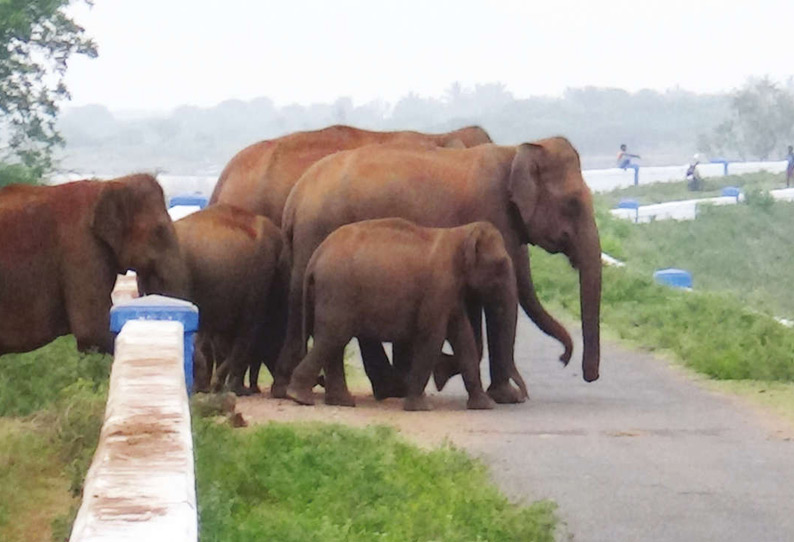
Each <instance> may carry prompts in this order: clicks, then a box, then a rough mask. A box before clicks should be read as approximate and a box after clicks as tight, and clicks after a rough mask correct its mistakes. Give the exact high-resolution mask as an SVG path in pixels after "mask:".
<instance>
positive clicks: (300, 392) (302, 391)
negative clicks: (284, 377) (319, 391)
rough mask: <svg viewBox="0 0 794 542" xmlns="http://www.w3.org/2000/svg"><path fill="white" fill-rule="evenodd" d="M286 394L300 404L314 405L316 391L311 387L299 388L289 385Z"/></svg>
mask: <svg viewBox="0 0 794 542" xmlns="http://www.w3.org/2000/svg"><path fill="white" fill-rule="evenodd" d="M286 396H287V397H288V398H289V399H292V400H293V401H295V402H296V403H298V404H299V405H313V404H314V392H313V391H312V390H311V388H308V389H307V388H298V387H294V386H289V387H287V390H286Z"/></svg>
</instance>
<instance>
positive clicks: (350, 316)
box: [287, 218, 526, 410]
mask: <svg viewBox="0 0 794 542" xmlns="http://www.w3.org/2000/svg"><path fill="white" fill-rule="evenodd" d="M303 293H304V298H303V307H304V311H303V318H304V322H303V330H304V331H303V339H304V340H303V341H302V344H306V339H308V337H307V335H308V333H309V332H311V333H312V334H313V336H314V345H313V347H312V349H311V351H310V352H309V353H308V355H307V356H306V357H305V358H304V359H303V361H302V362H301V363H300V364H299V365H298V366H297V367H296V369H295V371H294V372H293V373H292V378H291V381H290V385H289V387H288V388H287V395H288V396H289V397H290V398H292V399H294V400H295V401H297V402H299V403H303V404H313V403H314V399H313V393H312V387H313V386H314V384H315V383H316V381H317V376H318V374H319V372H320V369H325V376H326V378H325V384H326V391H325V402H326V403H328V404H336V405H345V406H354V405H355V402H354V400H353V397H352V395H351V394H350V392H349V391H348V389H347V385H346V383H345V378H344V361H343V355H344V349H345V345H346V344H347V343H348V342H349V341H350V339H352V338H353V337H367V338H370V339H375V340H378V341H388V342H392V343H394V344H395V345H399V346H398V348H399V349H400V350H402V351H403V352H404V353H408V356H407V357H408V358H410V363H409V364H408V366H406V367H400V366H399V365H398V367H397V369H398V370H400V369H402V370H404V371H406V372H407V375H406V378H405V381H406V382H407V390H406V391H407V392H406V397H405V402H404V407H405V410H429V408H430V405H429V403H428V402H427V399H426V397H425V395H424V389H425V387H426V386H427V381H428V379H429V378H430V373H431V371H432V369H433V367H434V365H435V364H436V362H437V360H438V359H439V355H438V354H439V352H440V351H441V347H442V345H443V343H444V340H445V339H447V338H448V339H449V342H450V344H451V346H452V348H453V349H454V350H455V354H456V357H457V359H458V360H459V363H460V368H461V372H462V374H463V380H464V383H465V385H466V390H467V391H468V394H469V400H468V402H467V407H468V408H470V409H490V408H493V406H494V402H493V400H492V399H491V398H490V397H488V395H486V394H485V391H484V390H483V389H482V382H481V381H480V368H479V356H478V355H477V347H476V344H475V340H474V332H473V331H472V327H471V324H470V322H469V317H468V314H467V311H466V299H467V298H469V297H470V296H472V295H474V296H476V297H477V298H478V299H480V300H482V302H483V303H484V304H485V305H486V306H487V307H488V308H489V309H490V313H491V314H493V315H495V317H498V319H499V322H498V325H499V327H500V328H502V329H503V330H504V333H503V334H502V338H503V339H504V340H505V341H506V342H505V344H503V345H500V346H501V347H502V348H503V350H504V352H506V353H508V357H509V358H510V364H509V365H510V368H509V370H510V376H511V377H512V378H513V379H514V380H515V381H516V382H518V383H519V385H520V386H521V388H522V390H523V393H524V394H525V395H526V386H524V382H523V379H522V378H521V376H520V374H519V373H518V370H517V369H516V366H515V363H513V359H512V354H513V341H514V339H515V330H516V314H517V308H518V298H517V294H516V278H515V273H514V272H513V264H512V262H511V260H510V256H509V255H508V254H507V251H506V250H505V246H504V242H503V240H502V236H501V234H500V233H499V231H498V230H497V229H496V228H495V227H494V226H493V225H491V224H490V223H488V222H475V223H473V224H468V225H465V226H460V227H457V228H423V227H420V226H417V225H415V224H413V223H411V222H408V221H407V220H403V219H400V218H387V219H381V220H366V221H363V222H357V223H355V224H348V225H346V226H342V227H341V228H339V229H338V230H336V231H334V232H333V233H332V234H331V235H329V236H328V237H327V238H326V239H325V240H324V241H323V242H322V243H321V244H320V246H319V247H318V248H317V250H316V251H315V252H314V255H313V256H312V257H311V259H310V260H309V264H308V266H307V268H306V276H305V282H304V289H303Z"/></svg>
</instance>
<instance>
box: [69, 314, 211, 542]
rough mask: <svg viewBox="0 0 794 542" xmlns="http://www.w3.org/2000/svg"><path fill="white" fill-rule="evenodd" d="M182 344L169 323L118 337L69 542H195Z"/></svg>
mask: <svg viewBox="0 0 794 542" xmlns="http://www.w3.org/2000/svg"><path fill="white" fill-rule="evenodd" d="M183 339H184V332H183V327H182V324H181V323H180V322H172V321H151V320H135V321H130V322H128V323H126V324H125V325H124V328H123V329H122V331H121V333H120V334H119V335H118V337H117V339H116V350H115V357H114V361H113V370H112V372H111V377H110V391H109V395H108V403H107V409H106V411H105V423H104V425H103V427H102V433H101V435H100V439H99V445H98V447H97V450H96V452H95V454H94V459H93V462H92V464H91V468H90V469H89V471H88V475H87V476H86V480H85V489H84V490H83V504H82V506H81V508H80V511H79V513H78V515H77V519H76V520H75V523H74V526H73V528H72V535H71V538H70V540H71V541H72V542H102V541H108V542H109V541H113V542H126V541H130V542H132V541H135V542H139V541H142V542H159V541H163V542H196V540H197V539H198V519H197V517H198V516H197V508H196V492H195V475H194V470H193V442H192V436H191V428H190V409H189V406H188V400H187V390H186V389H185V375H184V370H183V355H184V345H183Z"/></svg>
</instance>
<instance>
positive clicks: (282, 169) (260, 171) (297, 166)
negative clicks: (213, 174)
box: [210, 126, 491, 227]
mask: <svg viewBox="0 0 794 542" xmlns="http://www.w3.org/2000/svg"><path fill="white" fill-rule="evenodd" d="M490 142H491V138H490V137H489V136H488V134H487V133H486V132H485V130H483V129H482V128H480V127H478V126H469V127H466V128H461V129H460V130H455V131H453V132H448V133H445V134H423V133H419V132H408V131H405V132H373V131H369V130H361V129H358V128H353V127H351V126H330V127H328V128H323V129H322V130H314V131H308V132H295V133H293V134H289V135H286V136H283V137H280V138H277V139H271V140H267V141H260V142H258V143H254V144H253V145H250V146H249V147H246V148H245V149H243V150H241V151H240V152H238V153H237V154H236V155H235V156H234V157H233V158H232V159H231V160H230V161H229V163H228V164H226V167H225V168H224V169H223V171H222V172H221V175H220V177H219V178H218V182H217V184H216V185H215V189H214V190H213V192H212V197H211V198H210V204H213V203H228V204H231V205H234V206H236V207H240V208H241V209H246V210H248V211H251V212H252V213H256V214H259V215H264V216H266V217H268V218H269V219H270V220H272V221H273V223H274V224H275V225H276V226H279V227H280V226H281V215H282V213H283V210H284V203H285V202H286V201H287V196H289V193H290V190H292V187H293V186H294V185H295V183H296V182H298V179H299V178H300V176H301V175H303V173H304V172H305V171H306V170H307V169H308V168H309V167H310V166H311V165H312V164H314V163H315V162H317V161H318V160H320V159H321V158H324V157H326V156H328V155H330V154H333V153H335V152H339V151H343V150H348V149H355V148H358V147H362V146H364V145H371V144H376V143H389V144H394V143H398V144H409V145H410V144H418V145H433V146H436V145H437V146H442V147H443V146H448V147H450V146H465V147H473V146H475V145H481V144H483V143H490Z"/></svg>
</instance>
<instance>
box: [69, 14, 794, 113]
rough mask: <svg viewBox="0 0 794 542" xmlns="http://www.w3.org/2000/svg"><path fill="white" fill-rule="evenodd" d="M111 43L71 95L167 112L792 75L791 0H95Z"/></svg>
mask: <svg viewBox="0 0 794 542" xmlns="http://www.w3.org/2000/svg"><path fill="white" fill-rule="evenodd" d="M70 12H71V13H72V14H73V15H74V17H75V18H76V20H77V22H78V23H79V24H81V25H83V26H84V27H85V28H86V31H87V33H88V35H90V36H91V37H93V38H94V39H95V40H96V42H97V43H98V45H99V58H97V59H93V60H88V59H83V58H79V59H74V60H73V61H72V62H71V65H70V67H69V72H68V75H67V85H68V86H69V89H70V91H71V93H72V97H73V100H72V103H73V104H74V105H83V104H88V103H101V104H105V105H107V106H108V107H110V108H111V109H114V110H122V109H158V110H167V109H170V108H173V107H175V106H177V105H179V104H193V105H199V106H210V105H214V104H216V103H219V102H221V101H223V100H226V99H230V98H238V99H243V100H249V99H252V98H254V97H257V96H269V97H270V98H272V99H273V100H274V101H275V102H276V103H277V104H278V105H286V104H289V103H293V102H297V103H302V104H308V103H311V102H320V101H322V102H328V101H332V100H334V99H335V98H337V97H339V96H350V97H352V98H353V100H354V102H355V103H356V104H359V103H363V102H367V101H369V100H372V99H376V98H380V99H383V100H386V101H389V102H393V101H395V100H396V99H397V98H399V97H400V96H402V95H404V94H406V93H408V92H409V91H414V92H416V93H418V94H420V95H424V96H441V95H442V94H443V92H444V90H445V89H446V88H447V87H449V85H450V84H451V83H452V82H454V81H459V82H460V83H461V84H463V85H464V86H466V85H472V84H474V83H478V82H480V83H487V82H497V81H498V82H502V83H504V84H505V85H506V86H507V88H508V90H510V91H511V92H512V93H513V94H514V95H515V96H516V97H526V96H530V95H537V94H550V95H556V94H559V93H561V92H562V91H563V90H565V88H566V87H580V86H586V85H596V86H610V87H622V88H625V89H628V90H638V89H641V88H653V89H657V90H664V89H667V88H672V87H675V86H680V87H681V88H685V89H689V90H694V91H699V92H712V91H720V90H729V89H730V88H732V87H735V86H737V85H740V84H741V83H742V82H743V81H744V80H745V79H746V78H747V77H748V76H750V75H769V76H771V77H773V78H775V79H777V80H784V79H786V78H788V77H789V76H790V75H792V74H794V61H793V60H792V59H793V57H794V2H791V1H786V0H753V1H746V0H741V1H739V0H688V1H680V0H661V1H657V0H651V1H648V0H646V1H643V0H640V1H625V0H601V1H598V0H593V1H576V0H554V1H548V0H546V1H543V2H535V1H531V0H526V1H520V0H491V1H488V2H485V1H483V2H479V1H469V0H457V1H455V2H449V1H445V0H443V1H434V0H423V1H414V0H400V1H393V0H383V1H379V0H365V1H353V0H328V1H322V0H306V1H301V0H282V1H278V2H273V1H255V0H224V1H220V0H218V1H210V0H95V5H94V6H93V7H92V8H88V7H86V6H84V5H75V6H73V7H72V8H71V9H70Z"/></svg>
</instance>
